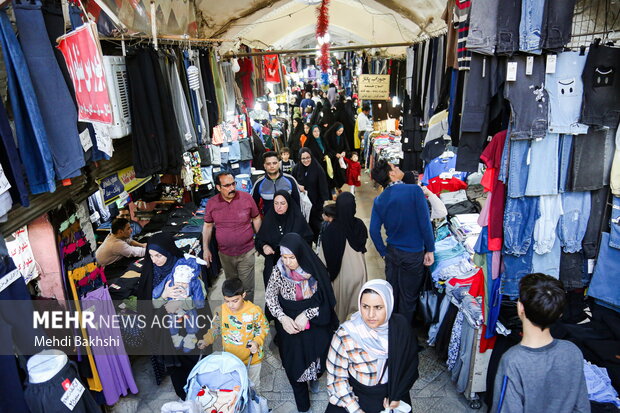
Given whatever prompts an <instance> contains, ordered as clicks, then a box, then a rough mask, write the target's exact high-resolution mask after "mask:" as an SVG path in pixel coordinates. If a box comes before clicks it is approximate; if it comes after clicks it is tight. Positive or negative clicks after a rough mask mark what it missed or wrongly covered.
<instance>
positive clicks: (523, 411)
mask: <svg viewBox="0 0 620 413" xmlns="http://www.w3.org/2000/svg"><path fill="white" fill-rule="evenodd" d="M500 403H501V406H500ZM491 412H492V413H515V412H519V413H540V412H545V413H571V412H575V413H589V412H590V402H589V400H588V389H587V388H586V380H585V376H584V373H583V355H582V354H581V351H580V350H579V349H578V348H577V346H575V345H574V344H573V343H571V342H569V341H565V340H553V342H551V344H548V345H546V346H544V347H541V348H530V347H525V346H522V345H520V344H519V345H516V346H514V347H513V348H511V349H510V350H508V351H507V352H506V354H504V356H503V357H502V360H501V361H500V363H499V369H498V371H497V376H496V377H495V390H494V392H493V409H492V410H491Z"/></svg>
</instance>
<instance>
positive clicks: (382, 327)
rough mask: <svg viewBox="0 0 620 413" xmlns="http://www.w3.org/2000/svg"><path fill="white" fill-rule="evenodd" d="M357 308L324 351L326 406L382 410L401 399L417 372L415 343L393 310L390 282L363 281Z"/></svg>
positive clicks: (406, 399) (343, 409) (340, 409)
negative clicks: (328, 347)
mask: <svg viewBox="0 0 620 413" xmlns="http://www.w3.org/2000/svg"><path fill="white" fill-rule="evenodd" d="M358 303H359V311H358V312H356V313H354V314H353V315H352V316H351V319H350V320H349V321H347V322H345V323H343V324H342V325H341V326H340V328H339V329H338V331H336V334H334V337H333V339H332V342H331V347H330V350H329V354H328V356H327V392H328V393H329V405H328V406H327V410H326V412H329V413H332V412H367V413H370V412H373V413H375V412H380V411H382V410H384V409H386V408H389V409H394V408H396V407H397V406H398V405H399V403H400V402H401V401H403V402H406V403H409V404H411V400H410V397H409V390H410V389H411V387H412V386H413V383H414V382H415V381H416V379H417V378H418V345H417V339H416V337H415V335H414V334H413V330H412V328H411V327H410V325H409V323H408V322H407V320H406V319H405V318H404V317H403V316H402V315H400V314H393V313H392V311H393V310H394V295H393V292H392V286H390V284H389V283H388V282H387V281H385V280H371V281H368V282H367V283H366V284H364V286H363V287H362V289H361V291H360V293H359V296H358Z"/></svg>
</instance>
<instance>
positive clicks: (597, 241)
mask: <svg viewBox="0 0 620 413" xmlns="http://www.w3.org/2000/svg"><path fill="white" fill-rule="evenodd" d="M590 200H591V203H590V218H589V219H588V226H587V229H586V233H585V235H584V236H583V241H582V242H581V245H582V246H583V252H584V254H585V257H586V258H588V259H593V258H596V256H597V255H598V252H599V246H600V245H601V232H602V231H603V228H605V227H606V225H607V223H608V222H609V214H608V211H609V209H608V208H607V202H608V200H609V187H607V186H606V187H603V188H601V189H599V190H597V191H592V192H591V198H590Z"/></svg>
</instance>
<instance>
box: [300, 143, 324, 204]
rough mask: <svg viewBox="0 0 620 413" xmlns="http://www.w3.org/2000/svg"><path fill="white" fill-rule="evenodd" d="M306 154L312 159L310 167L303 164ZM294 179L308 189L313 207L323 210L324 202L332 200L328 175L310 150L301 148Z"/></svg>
mask: <svg viewBox="0 0 620 413" xmlns="http://www.w3.org/2000/svg"><path fill="white" fill-rule="evenodd" d="M308 139H310V138H308ZM304 153H307V154H309V155H310V156H311V157H312V160H311V161H310V165H308V166H305V165H304V164H303V163H302V162H301V157H302V155H303V154H304ZM293 177H295V179H296V180H297V182H298V183H299V184H300V185H303V186H304V187H305V188H306V191H308V197H309V198H310V201H312V205H313V206H317V207H318V206H320V207H321V208H322V207H323V202H325V201H326V200H328V199H330V193H329V187H328V185H327V175H325V171H324V170H323V168H322V167H321V165H320V164H319V162H318V161H317V160H316V158H315V156H314V154H313V153H312V151H311V150H310V149H309V148H301V150H300V151H299V163H298V164H297V165H295V167H294V168H293Z"/></svg>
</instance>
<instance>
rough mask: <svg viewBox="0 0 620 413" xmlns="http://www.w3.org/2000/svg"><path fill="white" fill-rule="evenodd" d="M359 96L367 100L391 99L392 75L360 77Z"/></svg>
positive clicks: (358, 84) (358, 81)
mask: <svg viewBox="0 0 620 413" xmlns="http://www.w3.org/2000/svg"><path fill="white" fill-rule="evenodd" d="M357 90H358V92H357V96H358V98H359V99H365V100H389V99H390V75H360V76H359V77H358V79H357Z"/></svg>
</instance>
